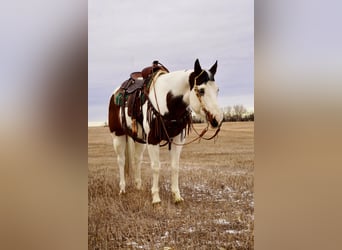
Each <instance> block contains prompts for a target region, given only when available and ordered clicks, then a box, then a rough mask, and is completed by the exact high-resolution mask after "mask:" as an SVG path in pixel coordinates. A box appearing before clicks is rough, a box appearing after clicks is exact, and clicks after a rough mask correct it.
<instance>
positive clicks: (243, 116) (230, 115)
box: [192, 104, 254, 123]
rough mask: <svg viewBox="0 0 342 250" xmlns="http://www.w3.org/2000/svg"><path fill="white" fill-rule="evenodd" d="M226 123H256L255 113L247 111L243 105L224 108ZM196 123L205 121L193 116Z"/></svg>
mask: <svg viewBox="0 0 342 250" xmlns="http://www.w3.org/2000/svg"><path fill="white" fill-rule="evenodd" d="M222 112H223V121H224V122H240V121H242V122H245V121H254V112H248V111H247V109H246V108H245V107H244V106H243V105H241V104H238V105H234V106H233V107H231V106H228V107H224V108H222ZM192 120H193V122H194V123H202V122H203V120H202V119H201V118H199V117H198V116H193V119H192Z"/></svg>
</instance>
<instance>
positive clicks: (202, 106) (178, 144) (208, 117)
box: [152, 70, 222, 146]
mask: <svg viewBox="0 0 342 250" xmlns="http://www.w3.org/2000/svg"><path fill="white" fill-rule="evenodd" d="M203 72H204V70H202V72H201V73H200V74H199V75H198V76H196V77H195V78H194V91H195V93H196V96H197V98H198V100H199V103H200V106H201V109H202V110H203V112H204V113H205V115H206V119H207V126H206V127H205V128H204V129H203V130H202V132H201V133H198V132H197V130H196V129H195V127H194V125H193V123H192V122H191V127H192V129H193V130H194V131H195V133H196V134H197V137H196V138H194V139H192V140H191V141H188V142H186V143H176V142H174V141H173V140H172V138H170V136H169V134H168V132H167V129H166V126H165V123H164V120H163V118H162V117H161V115H160V121H161V124H162V126H163V129H164V132H165V135H166V137H167V142H166V143H165V144H164V145H162V146H165V145H166V144H169V145H170V144H171V143H172V144H174V145H177V146H185V145H188V144H190V143H193V142H195V141H197V140H200V139H204V140H211V139H214V138H215V137H216V136H217V134H218V133H219V131H220V129H221V125H222V121H221V122H220V124H219V125H218V127H217V129H216V131H215V133H214V135H212V136H211V137H204V135H205V134H206V133H207V131H208V130H209V123H210V122H212V120H213V118H214V116H213V115H212V114H211V113H210V111H208V110H207V108H206V107H205V106H204V103H203V100H202V96H201V94H200V93H199V89H198V86H197V78H198V77H200V76H201V75H202V74H203ZM158 73H159V72H158ZM158 73H157V74H158ZM160 73H162V72H160ZM163 73H166V72H163ZM158 75H159V74H158ZM155 79H157V77H154V78H153V80H152V81H153V83H152V85H153V92H154V98H155V100H156V104H157V109H158V110H157V111H158V113H159V114H160V109H159V104H158V100H157V94H156V88H155Z"/></svg>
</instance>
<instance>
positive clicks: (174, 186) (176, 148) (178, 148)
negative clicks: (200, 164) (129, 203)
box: [170, 135, 184, 203]
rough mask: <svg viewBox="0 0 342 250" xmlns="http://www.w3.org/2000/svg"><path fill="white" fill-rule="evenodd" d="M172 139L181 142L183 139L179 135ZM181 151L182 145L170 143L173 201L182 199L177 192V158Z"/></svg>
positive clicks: (176, 201)
mask: <svg viewBox="0 0 342 250" xmlns="http://www.w3.org/2000/svg"><path fill="white" fill-rule="evenodd" d="M173 141H174V142H175V143H183V141H184V140H182V139H181V136H180V135H178V136H176V137H175V138H174V139H173ZM181 151H182V146H177V145H172V146H171V150H170V158H171V191H172V194H173V198H174V201H175V203H178V202H181V201H183V198H182V197H181V195H180V192H179V186H178V173H179V158H180V153H181Z"/></svg>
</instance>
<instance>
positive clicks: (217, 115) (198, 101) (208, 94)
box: [189, 59, 223, 128]
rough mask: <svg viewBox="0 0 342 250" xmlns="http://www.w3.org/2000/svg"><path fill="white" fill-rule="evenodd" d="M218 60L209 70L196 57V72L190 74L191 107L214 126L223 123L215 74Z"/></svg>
mask: <svg viewBox="0 0 342 250" xmlns="http://www.w3.org/2000/svg"><path fill="white" fill-rule="evenodd" d="M216 69H217V61H216V62H215V64H214V65H213V66H212V67H211V68H210V69H209V70H203V69H202V68H201V65H200V63H199V61H198V59H196V62H195V67H194V72H192V73H191V74H190V77H189V83H190V107H191V109H192V110H193V111H194V112H195V113H196V114H198V115H199V116H200V117H201V118H203V119H205V120H206V121H207V122H209V123H210V125H211V126H212V127H214V128H216V127H218V126H219V125H221V123H222V119H223V114H222V112H221V110H220V108H219V106H218V104H217V94H218V90H219V89H218V87H217V85H216V83H215V79H214V75H215V73H216Z"/></svg>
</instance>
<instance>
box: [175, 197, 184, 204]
mask: <svg viewBox="0 0 342 250" xmlns="http://www.w3.org/2000/svg"><path fill="white" fill-rule="evenodd" d="M183 201H184V199H183V198H182V197H178V198H175V203H176V204H178V203H181V202H183Z"/></svg>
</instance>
